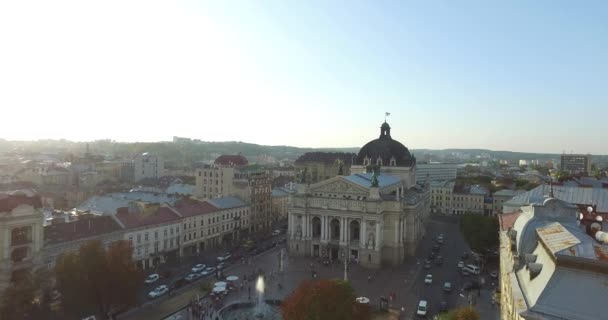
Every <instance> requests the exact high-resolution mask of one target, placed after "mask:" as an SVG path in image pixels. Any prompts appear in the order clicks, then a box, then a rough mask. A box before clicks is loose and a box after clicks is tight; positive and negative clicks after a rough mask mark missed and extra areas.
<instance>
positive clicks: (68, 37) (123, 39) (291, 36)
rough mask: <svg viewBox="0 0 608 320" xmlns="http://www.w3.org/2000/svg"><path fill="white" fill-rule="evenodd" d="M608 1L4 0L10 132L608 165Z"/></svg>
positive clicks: (3, 61)
mask: <svg viewBox="0 0 608 320" xmlns="http://www.w3.org/2000/svg"><path fill="white" fill-rule="evenodd" d="M607 57H608V2H606V1H584V2H576V1H559V0H557V1H545V0H537V1H516V0H514V1H487V0H484V1H464V0H463V1H448V0H445V1H433V0H429V1H388V0H387V1H383V0H378V1H355V0H351V1H345V0H344V1H341V0H332V1H312V0H311V1H288V0H277V1H271V0H260V1H245V0H242V1H231V0H222V1H154V0H146V1H128V0H121V1H112V0H109V1H81V0H79V1H61V0H56V1H4V2H1V3H0V115H1V117H0V119H2V120H3V121H2V122H1V124H0V138H4V139H9V140H35V139H69V140H76V141H90V140H95V139H113V140H117V141H167V140H171V139H172V137H173V136H180V137H190V138H197V139H201V140H205V141H245V142H251V143H258V144H267V145H292V146H298V147H359V146H362V145H363V144H365V143H366V142H367V141H369V140H371V139H375V138H377V136H378V135H379V127H380V125H381V124H382V122H383V121H384V116H385V112H389V113H390V116H389V117H388V122H389V123H390V125H391V127H392V131H391V133H392V136H393V138H394V139H397V140H399V141H401V142H402V143H403V144H405V145H406V146H407V147H409V148H414V149H420V148H429V149H444V148H486V149H492V150H512V151H525V152H552V153H561V152H563V151H567V152H580V153H594V154H608V143H607V141H606V140H607V139H606V138H607V137H608V131H607V130H606V123H607V119H608V103H607V94H606V93H607V92H608V59H607Z"/></svg>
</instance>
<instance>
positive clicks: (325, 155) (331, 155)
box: [295, 152, 357, 166]
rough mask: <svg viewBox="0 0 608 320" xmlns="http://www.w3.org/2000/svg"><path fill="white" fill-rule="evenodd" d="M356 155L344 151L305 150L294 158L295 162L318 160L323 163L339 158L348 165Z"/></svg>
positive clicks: (330, 162) (331, 162)
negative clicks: (305, 151)
mask: <svg viewBox="0 0 608 320" xmlns="http://www.w3.org/2000/svg"><path fill="white" fill-rule="evenodd" d="M356 156H357V155H356V154H354V153H346V152H307V153H305V154H303V155H301V156H300V157H299V158H298V159H296V161H295V164H303V163H306V162H320V163H324V164H335V163H336V160H341V161H342V162H344V164H345V165H348V166H350V165H351V164H352V162H353V159H354V158H355V157H356Z"/></svg>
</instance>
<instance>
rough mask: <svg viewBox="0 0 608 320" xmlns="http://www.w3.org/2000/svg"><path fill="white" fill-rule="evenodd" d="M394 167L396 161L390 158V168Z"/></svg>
mask: <svg viewBox="0 0 608 320" xmlns="http://www.w3.org/2000/svg"><path fill="white" fill-rule="evenodd" d="M396 165H397V160H395V157H391V161H390V166H391V167H394V166H396Z"/></svg>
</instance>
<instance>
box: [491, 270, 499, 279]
mask: <svg viewBox="0 0 608 320" xmlns="http://www.w3.org/2000/svg"><path fill="white" fill-rule="evenodd" d="M490 277H492V278H494V279H496V278H498V272H496V271H492V272H490Z"/></svg>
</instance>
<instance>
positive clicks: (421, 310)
mask: <svg viewBox="0 0 608 320" xmlns="http://www.w3.org/2000/svg"><path fill="white" fill-rule="evenodd" d="M427 305H428V303H427V302H426V300H420V302H418V308H416V315H419V316H423V317H424V316H426V310H427Z"/></svg>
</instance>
